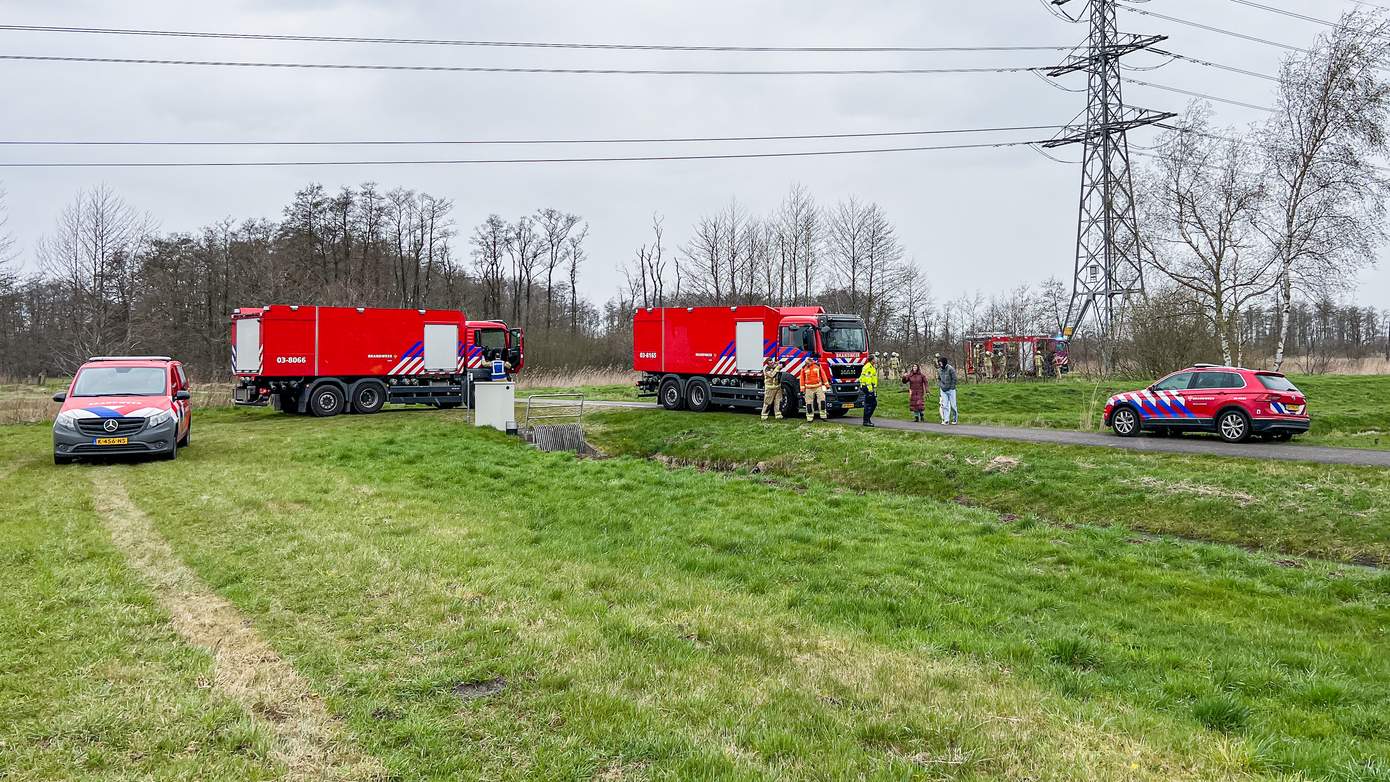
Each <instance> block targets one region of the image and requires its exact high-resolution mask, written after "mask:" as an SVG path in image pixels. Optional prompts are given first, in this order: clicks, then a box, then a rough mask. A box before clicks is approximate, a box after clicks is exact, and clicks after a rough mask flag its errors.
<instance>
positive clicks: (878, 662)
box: [0, 410, 1390, 781]
mask: <svg viewBox="0 0 1390 782" xmlns="http://www.w3.org/2000/svg"><path fill="white" fill-rule="evenodd" d="M608 415H609V414H605V419H606V420H607V418H608ZM612 415H613V417H614V419H616V420H619V421H621V420H624V419H623V415H646V416H648V417H649V418H650V419H652V420H653V421H665V420H683V421H686V422H687V423H686V424H685V425H686V426H690V425H692V424H693V422H696V421H698V422H699V424H700V425H701V426H705V425H710V426H714V425H715V422H719V421H721V420H722V421H728V422H737V423H738V424H741V425H742V426H744V427H745V428H746V430H747V431H748V432H750V433H751V434H750V435H749V436H748V437H747V438H745V441H752V440H754V439H755V438H759V437H761V436H762V435H761V434H759V433H770V432H779V433H780V432H781V431H783V430H785V432H787V433H789V435H790V434H796V435H797V436H803V435H802V430H801V429H799V428H797V427H795V426H794V425H792V424H790V422H789V424H788V425H787V426H784V427H768V428H759V426H758V424H757V422H756V421H752V420H750V419H748V417H746V416H742V417H740V416H725V417H722V418H721V417H716V416H709V417H705V418H704V419H699V418H696V417H694V416H680V417H677V416H664V415H659V414H656V415H654V414H650V413H637V414H623V415H619V414H612ZM606 425H607V426H612V425H614V424H606ZM197 426H198V431H197V433H196V434H195V445H194V447H193V448H190V449H188V450H187V451H185V452H183V453H182V454H181V455H180V458H179V460H178V461H176V462H173V463H160V464H147V465H140V466H113V467H107V468H97V469H104V470H106V471H107V473H106V474H107V475H108V477H111V476H114V477H115V478H117V479H119V480H121V481H122V482H124V483H125V485H126V486H127V488H128V489H129V491H130V494H131V496H132V498H133V499H134V500H135V502H136V503H137V504H138V505H139V506H140V507H141V508H142V509H143V510H144V511H145V512H146V513H148V514H149V515H150V516H151V517H152V519H153V521H154V523H155V525H156V526H157V528H158V529H159V530H160V531H161V533H162V534H163V535H164V536H165V537H166V538H167V539H168V540H169V541H170V543H171V545H172V546H173V548H174V550H175V552H176V553H177V554H178V555H179V556H180V557H182V558H183V559H184V561H185V562H187V563H188V564H189V565H190V567H192V568H193V569H194V570H195V571H197V572H198V573H199V574H200V575H201V576H202V577H203V579H204V580H206V581H207V582H208V583H209V584H210V585H211V586H212V587H213V588H214V589H215V590H216V591H217V592H218V593H219V594H221V595H223V596H224V597H226V598H228V599H229V600H230V601H232V602H233V603H234V604H235V605H236V606H237V607H238V608H239V609H240V610H241V611H242V612H244V613H245V614H246V615H247V616H248V617H249V618H250V620H251V621H252V622H253V623H254V625H255V627H256V629H257V630H258V631H259V632H260V633H261V634H262V635H263V636H264V637H265V638H266V639H267V640H268V641H269V642H270V643H271V644H272V645H273V646H274V647H275V649H276V650H277V651H279V652H280V654H281V655H282V656H284V657H285V658H286V659H287V660H289V661H290V662H292V663H293V664H294V666H295V667H296V669H297V670H299V672H300V673H301V674H303V675H304V676H305V677H306V678H307V679H308V680H309V681H310V682H311V683H312V684H313V686H314V688H315V690H316V691H317V692H318V693H319V694H321V695H322V696H323V697H324V699H325V701H326V702H327V704H328V706H329V708H330V709H331V710H332V711H333V712H334V713H336V714H338V715H340V716H341V717H342V718H343V719H344V720H345V722H346V724H347V726H348V729H349V732H350V734H351V735H352V736H353V738H354V739H355V740H356V741H357V742H358V744H359V745H360V746H361V747H362V748H363V749H364V750H365V751H367V752H368V753H370V754H372V755H375V756H376V757H377V758H379V759H381V760H382V762H383V763H384V764H385V765H386V767H387V768H388V770H389V771H390V773H391V774H392V775H393V776H394V777H396V778H399V779H408V780H414V779H430V778H486V779H589V778H593V777H596V776H598V777H600V778H633V779H754V778H758V779H789V778H790V779H798V778H806V779H812V778H814V779H827V778H829V779H835V778H851V777H858V778H870V779H909V778H922V779H930V778H952V779H1036V778H1047V779H1146V778H1147V779H1174V778H1197V779H1215V778H1239V777H1245V776H1261V777H1269V778H1275V777H1280V776H1281V775H1294V774H1303V775H1306V776H1311V777H1323V778H1338V779H1356V780H1367V781H1369V780H1383V779H1386V778H1387V776H1390V706H1387V704H1390V659H1387V656H1386V655H1384V654H1383V653H1382V652H1383V650H1384V649H1385V648H1386V645H1387V643H1390V638H1387V628H1390V576H1386V575H1385V574H1383V573H1379V572H1372V571H1365V570H1361V569H1355V568H1346V567H1341V566H1334V565H1328V564H1323V563H1319V562H1310V563H1306V564H1305V566H1303V567H1300V568H1286V567H1281V566H1279V565H1277V564H1276V563H1273V562H1271V561H1270V560H1269V559H1268V558H1266V557H1264V556H1259V555H1254V554H1251V553H1249V552H1246V551H1243V550H1239V549H1235V548H1231V547H1224V546H1216V545H1208V544H1202V543H1190V542H1182V541H1173V540H1162V539H1143V540H1133V539H1132V533H1129V532H1127V531H1125V530H1123V529H1120V528H1115V529H1102V528H1099V527H1095V526H1088V525H1077V526H1074V527H1072V528H1066V527H1060V526H1054V525H1049V524H1043V523H1038V522H1037V521H1035V520H1029V519H1018V520H1015V521H1014V522H1013V523H1003V522H1002V521H1001V519H1000V516H999V514H998V513H997V512H995V511H990V510H985V509H983V508H972V507H963V506H961V505H958V504H955V503H950V502H939V501H935V500H933V499H930V498H927V497H923V496H920V495H917V494H914V493H912V492H907V491H900V490H897V489H895V488H889V487H885V488H881V489H880V488H869V487H852V486H848V485H845V484H843V483H841V482H839V481H837V480H834V479H831V478H829V477H823V476H822V475H821V474H819V473H816V472H808V473H806V474H805V475H800V476H797V477H796V478H795V479H793V478H791V477H786V476H784V475H781V474H778V473H777V472H776V471H769V470H764V471H760V472H758V473H757V474H751V473H750V474H739V473H728V472H722V471H717V470H702V469H695V468H685V469H670V468H668V467H667V466H664V465H661V464H658V463H656V462H655V461H651V460H645V459H634V458H615V459H608V460H602V461H594V460H579V459H576V458H574V457H572V456H569V455H564V454H540V453H537V452H534V451H532V450H529V449H528V448H526V447H525V446H522V445H520V444H519V443H517V442H516V441H515V440H508V439H507V438H505V437H503V436H501V435H497V434H495V433H491V432H479V431H477V430H473V429H470V428H468V427H466V426H464V425H463V423H462V416H461V415H457V414H450V413H436V412H425V411H420V412H410V413H398V414H397V413H393V414H386V415H378V416H373V417H360V418H359V417H346V418H336V419H329V420H315V419H306V418H291V417H284V416H276V415H273V414H269V413H267V412H266V411H246V410H234V411H219V412H214V413H211V414H204V415H202V416H200V418H199V419H198V424H197ZM818 431H826V432H827V434H828V433H829V430H828V429H826V430H818ZM850 433H851V434H852V435H853V436H854V437H855V438H858V437H860V436H863V435H868V434H881V435H887V434H888V433H863V432H859V431H857V430H852V431H851V432H850ZM725 434H727V433H723V432H721V430H720V429H718V428H714V429H711V430H709V431H707V432H706V436H707V437H708V438H709V439H712V440H715V439H720V438H721V437H723V436H724V435H725ZM729 437H730V438H732V435H729ZM46 439H47V431H46V429H45V428H43V427H40V426H15V427H4V428H0V458H5V459H9V460H12V461H17V462H20V463H21V464H22V465H23V466H22V467H21V468H20V472H19V473H16V475H20V474H22V477H23V480H22V481H16V480H15V479H14V478H11V479H10V480H8V481H7V482H6V483H5V484H3V486H4V491H5V493H6V494H5V496H4V497H0V499H2V500H5V501H10V500H12V499H13V498H14V497H23V496H24V495H23V494H22V492H23V491H26V490H28V489H25V488H24V487H32V490H33V491H35V492H38V496H41V497H42V498H44V500H45V501H50V500H51V499H52V498H55V497H59V496H62V495H64V494H80V492H81V491H82V486H83V484H82V482H81V481H80V480H78V479H79V478H80V477H81V475H82V473H83V472H84V471H86V470H90V469H93V468H91V467H84V466H79V467H77V468H76V469H71V470H59V469H53V468H49V467H46V466H39V464H38V462H37V458H36V455H42V456H44V457H46V456H47V453H46ZM885 439H891V438H885ZM845 442H849V443H851V444H854V443H860V444H865V445H866V446H867V445H870V444H869V441H867V440H866V441H858V440H849V441H839V440H834V441H832V440H826V441H823V442H821V441H817V442H816V443H815V444H814V445H813V446H812V447H811V448H810V450H809V451H808V453H809V454H810V455H811V456H812V457H813V458H814V460H815V461H816V462H817V463H824V464H826V465H832V466H833V465H837V464H840V463H842V462H843V460H844V458H845V457H846V455H847V453H846V450H845V448H844V447H843V446H844V445H845ZM913 442H918V441H913ZM1108 457H1109V455H1108V454H1096V455H1095V458H1097V459H1102V460H1103V459H1105V458H1108ZM1021 469H1022V468H1018V469H1015V470H1013V471H1011V472H1008V473H1000V474H1003V475H1012V476H1018V475H1019V472H1020V470H1021ZM1211 501H1212V502H1213V503H1220V502H1224V501H1227V500H1223V499H1222V498H1220V497H1215V498H1211ZM74 502H76V503H77V504H78V505H79V506H80V507H83V508H86V507H89V506H87V504H86V502H85V501H83V500H74ZM7 506H8V502H7ZM24 507H26V508H30V507H32V508H34V510H33V513H34V515H38V513H39V509H38V508H37V507H35V505H34V502H31V504H30V505H28V506H24ZM88 513H89V511H88ZM45 518H49V519H51V518H52V517H51V516H48V517H45ZM50 523H51V522H50ZM34 526H35V528H36V529H44V527H45V525H44V524H36V525H34ZM89 534H90V537H91V540H90V546H92V547H94V548H96V549H99V550H100V551H102V552H105V553H104V554H103V556H102V558H100V559H99V560H98V561H97V562H92V561H91V560H90V558H87V557H70V558H65V559H63V560H62V561H63V562H64V564H65V566H66V567H69V568H72V569H73V570H74V572H75V574H80V576H81V578H82V579H85V580H87V581H90V582H94V583H99V584H106V583H108V582H111V581H113V580H115V581H118V582H120V583H129V581H130V577H129V575H128V574H127V573H125V572H124V571H122V570H121V569H120V568H119V567H118V566H116V567H112V566H111V565H109V564H103V563H107V562H108V561H109V559H110V554H109V551H108V550H107V549H106V548H105V545H104V544H103V543H102V541H101V539H100V535H99V534H91V533H90V531H89ZM50 545H51V544H50ZM20 579H21V580H22V581H23V582H25V583H26V584H30V583H33V582H38V581H41V579H42V573H41V572H39V571H38V569H36V568H28V569H23V570H21V571H20ZM25 588H26V589H29V588H31V587H29V586H26V587H25ZM107 588H109V587H107ZM136 591H137V592H139V590H138V588H136ZM141 594H143V593H141ZM126 618H127V619H128V620H129V621H133V622H137V624H138V625H139V627H141V628H142V632H148V633H156V634H157V635H160V636H161V637H163V638H165V639H166V640H167V639H168V637H169V636H168V631H167V630H166V629H164V625H163V623H162V621H161V619H160V617H159V616H158V612H146V613H143V614H142V613H139V612H136V613H135V614H134V615H132V616H127V617H126ZM89 624H90V626H89V627H87V628H83V629H82V632H84V633H89V634H91V635H92V636H94V637H95V636H101V635H103V632H104V631H106V629H107V623H103V622H102V621H100V620H99V619H98V620H94V621H92V622H90V623H89ZM105 635H107V636H109V635H111V634H110V633H109V632H105ZM6 642H7V643H13V641H12V640H10V639H6ZM107 642H108V643H109V644H110V645H112V646H113V647H116V648H117V649H122V650H125V652H124V653H125V654H128V655H133V654H135V652H134V651H132V650H130V649H128V648H127V647H128V646H130V642H128V641H126V640H124V639H123V638H121V637H119V636H118V637H112V638H109V639H108V641H107ZM57 643H58V641H57V640H39V641H36V642H33V645H32V646H30V647H28V651H27V652H24V651H20V652H16V653H14V654H17V655H19V656H20V657H21V658H23V659H26V660H28V661H29V667H30V672H29V673H27V674H26V675H25V676H24V677H22V679H21V680H20V681H17V682H11V681H10V680H8V679H7V680H5V681H6V685H5V687H4V688H3V689H0V697H3V698H4V701H5V702H6V703H8V702H9V701H10V700H11V699H12V698H13V695H12V694H11V690H12V688H14V687H17V686H23V685H25V683H26V682H28V681H30V680H31V679H32V678H33V677H46V678H41V679H40V680H41V681H59V680H60V679H61V678H62V677H63V676H64V675H65V672H66V669H65V668H64V667H63V666H62V665H60V664H58V663H54V662H50V661H49V660H48V659H47V655H46V654H45V653H44V652H46V650H47V649H48V648H49V647H50V646H55V645H57ZM73 653H74V654H79V655H80V653H79V652H78V651H74V652H73ZM171 653H172V652H171ZM183 653H184V654H190V653H188V652H186V651H185V652H183ZM190 657H191V658H192V659H194V660H195V661H198V662H199V664H202V658H201V656H200V655H196V654H190ZM155 659H156V660H158V659H159V658H158V657H157V656H156V658H155ZM50 668H52V669H54V670H48V669H50ZM36 669H37V670H36ZM496 677H501V678H502V679H504V680H505V682H506V685H505V688H504V689H502V691H501V692H499V693H497V694H495V695H491V696H488V697H481V698H473V699H468V700H461V699H460V698H458V697H457V696H456V695H454V693H453V688H454V687H455V686H456V685H458V684H460V683H470V682H485V681H491V680H493V679H495V678H496ZM92 678H93V679H94V680H95V681H97V682H98V683H104V680H103V675H102V674H101V673H100V672H97V673H94V674H92ZM177 683H178V681H172V682H166V686H167V687H169V688H173V689H175V690H177V687H175V686H174V685H176V684H177ZM185 686H187V687H188V688H190V689H196V683H195V682H191V681H190V682H187V683H186V685H185ZM154 692H155V694H154V695H152V696H151V697H152V698H156V699H158V698H159V697H160V696H159V690H158V688H156V689H155V691H154ZM168 697H171V698H174V697H187V694H182V695H180V694H179V693H177V692H175V693H170V694H169V696H168ZM86 706H87V708H92V709H94V708H97V706H96V705H95V704H86ZM1228 706H1229V707H1231V708H1226V707H1228ZM75 708H76V707H75ZM165 719H169V720H171V721H172V722H174V723H176V724H175V725H171V726H170V728H169V730H171V731H180V730H183V731H187V730H193V729H194V728H193V727H192V726H195V725H198V724H199V723H198V720H200V719H202V717H201V716H200V714H178V713H175V714H173V715H170V716H168V717H166V718H165ZM32 721H33V722H34V723H35V727H33V728H31V729H30V732H34V731H50V730H52V726H51V723H52V722H54V721H57V718H54V717H49V716H48V715H47V713H46V712H45V711H44V710H43V709H41V708H40V709H38V710H37V713H35V714H34V716H33V717H32ZM235 721H236V720H233V722H235ZM7 740H8V739H7ZM64 759H66V762H67V763H68V764H69V765H64V764H63V763H61V762H59V763H56V764H53V765H49V766H42V767H40V766H37V765H36V764H32V763H29V762H27V761H23V760H21V761H20V762H13V763H12V768H11V769H10V770H11V771H12V772H13V774H12V775H13V776H16V777H17V778H49V779H62V778H68V777H71V776H79V774H76V773H74V768H78V769H80V767H75V766H74V765H71V764H75V763H76V762H77V761H75V760H73V759H71V758H69V757H68V756H66V755H63V756H61V757H59V758H58V760H64ZM147 762H149V763H150V764H151V765H152V768H153V769H154V771H153V772H152V775H153V776H157V777H167V776H176V774H174V773H173V772H172V766H171V767H169V769H170V770H169V772H168V773H163V772H161V770H160V764H161V763H164V762H165V761H163V760H149V761H147ZM170 762H172V761H170ZM210 768H212V770H210V771H209V772H208V773H207V774H206V775H205V776H206V777H209V778H212V777H216V776H220V775H223V774H224V771H222V770H219V769H217V768H214V767H210ZM238 773H239V772H238V771H225V774H226V776H227V778H234V777H235V776H236V774H238ZM247 776H254V775H253V774H247Z"/></svg>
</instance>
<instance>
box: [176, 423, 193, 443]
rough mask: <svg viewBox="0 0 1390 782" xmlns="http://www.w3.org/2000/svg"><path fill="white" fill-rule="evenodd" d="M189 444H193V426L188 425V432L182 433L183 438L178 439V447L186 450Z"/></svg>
mask: <svg viewBox="0 0 1390 782" xmlns="http://www.w3.org/2000/svg"><path fill="white" fill-rule="evenodd" d="M191 442H193V424H189V425H188V431H187V432H184V433H183V437H181V438H179V443H178V445H179V447H180V448H187V447H188V444H189V443H191Z"/></svg>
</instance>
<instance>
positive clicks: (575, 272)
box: [565, 224, 589, 335]
mask: <svg viewBox="0 0 1390 782" xmlns="http://www.w3.org/2000/svg"><path fill="white" fill-rule="evenodd" d="M588 238H589V226H588V225H587V224H586V225H584V227H582V228H580V229H579V230H578V231H575V232H573V233H571V234H570V235H569V236H568V237H566V239H565V242H566V244H568V245H569V247H568V249H567V250H566V251H565V258H566V259H567V260H568V261H569V278H570V284H569V288H570V334H571V335H575V334H578V333H579V267H580V266H582V265H583V264H584V260H585V259H586V258H587V253H586V252H585V251H584V240H585V239H588Z"/></svg>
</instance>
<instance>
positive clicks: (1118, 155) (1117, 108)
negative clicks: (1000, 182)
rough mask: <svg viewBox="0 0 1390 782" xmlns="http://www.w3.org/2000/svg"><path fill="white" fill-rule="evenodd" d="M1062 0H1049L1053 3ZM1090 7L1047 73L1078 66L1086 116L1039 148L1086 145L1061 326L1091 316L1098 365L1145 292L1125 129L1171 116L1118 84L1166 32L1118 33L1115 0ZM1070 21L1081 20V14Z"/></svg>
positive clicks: (1077, 325) (1072, 326)
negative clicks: (1082, 33) (1127, 60)
mask: <svg viewBox="0 0 1390 782" xmlns="http://www.w3.org/2000/svg"><path fill="white" fill-rule="evenodd" d="M1068 2H1070V0H1052V4H1053V5H1056V6H1062V5H1065V4H1066V3H1068ZM1088 6H1089V12H1090V28H1091V32H1090V36H1089V38H1088V39H1087V41H1086V43H1085V44H1084V45H1083V46H1082V47H1078V50H1077V53H1075V54H1073V55H1072V56H1070V57H1068V58H1067V60H1066V62H1064V63H1062V64H1061V65H1058V66H1057V67H1056V68H1054V69H1052V70H1051V71H1049V72H1048V76H1053V77H1056V76H1063V75H1065V74H1068V73H1076V72H1078V71H1084V72H1085V73H1086V74H1087V75H1088V77H1089V81H1088V84H1087V89H1086V99H1087V100H1086V111H1085V116H1086V121H1085V124H1084V125H1076V126H1071V127H1068V128H1067V129H1066V130H1065V131H1063V132H1062V133H1060V134H1059V135H1058V136H1057V137H1056V138H1054V139H1052V140H1051V141H1049V142H1047V143H1046V144H1044V146H1047V147H1061V146H1066V145H1068V144H1082V145H1084V150H1085V152H1084V154H1083V156H1082V162H1081V208H1080V216H1079V219H1078V223H1077V232H1076V266H1075V271H1074V277H1073V283H1072V296H1071V306H1070V307H1069V308H1068V312H1067V322H1066V327H1067V328H1068V329H1069V331H1070V332H1071V333H1073V334H1079V333H1080V330H1081V327H1082V326H1083V325H1085V324H1086V322H1087V319H1088V318H1091V319H1094V321H1095V325H1096V329H1097V331H1098V332H1099V336H1100V338H1101V355H1102V364H1104V365H1105V368H1106V369H1109V364H1110V347H1111V345H1112V344H1113V343H1114V341H1115V339H1116V338H1117V337H1119V335H1120V329H1121V324H1122V322H1123V316H1124V311H1125V308H1126V305H1127V304H1128V303H1129V301H1130V299H1131V298H1132V297H1133V296H1134V294H1136V293H1143V291H1144V267H1143V263H1142V262H1141V260H1140V248H1139V221H1138V218H1137V217H1136V216H1135V209H1134V179H1133V177H1132V176H1131V174H1130V165H1129V141H1128V139H1127V136H1126V133H1128V132H1129V131H1130V130H1133V129H1134V128H1138V127H1142V126H1144V125H1152V124H1154V123H1156V122H1162V121H1163V120H1165V119H1169V118H1171V117H1174V116H1176V115H1175V114H1170V113H1166V112H1157V111H1150V110H1148V109H1142V108H1135V107H1129V108H1127V107H1126V106H1125V105H1124V98H1123V93H1122V90H1121V86H1122V83H1123V79H1122V78H1121V77H1120V58H1121V57H1123V56H1125V55H1126V54H1132V53H1134V52H1137V51H1141V50H1143V49H1147V48H1149V47H1150V46H1153V45H1154V44H1157V43H1159V42H1161V41H1164V40H1166V38H1167V37H1166V36H1162V35H1148V36H1139V35H1133V34H1130V33H1121V32H1119V31H1118V29H1117V27H1116V22H1115V0H1088ZM1073 19H1074V20H1075V21H1080V20H1081V17H1080V16H1079V15H1078V16H1077V17H1073Z"/></svg>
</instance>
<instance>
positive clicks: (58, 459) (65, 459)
mask: <svg viewBox="0 0 1390 782" xmlns="http://www.w3.org/2000/svg"><path fill="white" fill-rule="evenodd" d="M53 463H54V464H60V465H61V464H72V463H73V458H72V457H71V456H59V455H58V454H56V453H55V454H53Z"/></svg>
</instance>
